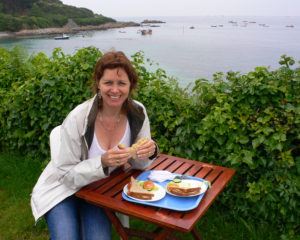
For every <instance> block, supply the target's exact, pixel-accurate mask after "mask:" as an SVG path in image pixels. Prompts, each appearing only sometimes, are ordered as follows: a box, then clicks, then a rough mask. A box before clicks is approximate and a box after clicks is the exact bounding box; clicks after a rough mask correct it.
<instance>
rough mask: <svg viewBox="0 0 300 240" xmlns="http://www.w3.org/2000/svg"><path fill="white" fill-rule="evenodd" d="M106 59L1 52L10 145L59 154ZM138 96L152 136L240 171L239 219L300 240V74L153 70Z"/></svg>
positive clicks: (4, 137)
mask: <svg viewBox="0 0 300 240" xmlns="http://www.w3.org/2000/svg"><path fill="white" fill-rule="evenodd" d="M101 55H102V53H101V52H99V51H98V50H97V49H95V48H93V47H89V48H83V49H81V50H79V51H78V52H77V53H76V54H74V55H65V54H64V53H63V52H62V51H61V50H60V49H56V50H55V51H54V52H53V54H52V56H51V57H47V56H46V55H44V54H43V53H39V54H36V55H33V56H30V57H28V56H27V55H26V54H25V53H24V52H23V51H22V50H21V49H18V48H15V49H13V50H10V51H9V50H5V49H0V104H1V106H2V107H1V109H0V143H1V145H0V147H1V148H2V150H7V149H11V150H18V151H21V152H23V153H24V154H32V155H35V156H36V157H40V158H41V159H43V160H44V159H48V158H49V145H48V136H49V133H50V131H51V129H52V128H53V127H54V126H56V125H58V124H60V123H61V122H62V120H63V119H64V118H65V116H66V115H67V113H68V112H69V111H70V110H71V109H72V108H73V107H74V106H75V105H77V104H78V103H80V102H82V101H84V100H85V99H87V98H89V97H90V96H92V93H91V91H90V85H91V74H92V71H93V66H94V64H95V62H96V60H97V59H98V58H99V57H100V56H101ZM132 61H133V64H134V65H135V67H136V69H137V71H138V73H139V76H140V83H139V89H138V91H137V92H136V93H135V98H137V99H138V100H140V101H142V102H143V103H144V104H145V105H146V107H147V109H148V113H149V117H150V121H151V127H152V134H153V137H154V138H155V139H156V140H157V142H158V144H159V146H160V148H161V150H162V151H163V152H167V153H170V154H174V155H178V156H182V157H186V158H190V159H195V160H199V161H204V162H212V163H214V164H219V165H222V166H227V167H232V168H235V169H236V170H237V174H236V176H235V177H234V179H233V181H232V182H231V184H230V186H229V187H227V188H226V191H225V192H224V193H223V194H222V195H221V197H220V198H219V204H220V206H224V208H227V209H230V211H231V212H232V214H233V216H235V217H240V218H244V219H250V220H252V221H268V222H269V223H270V224H273V225H275V226H277V227H278V229H280V231H281V232H282V236H281V238H282V239H288V238H290V239H293V238H294V239H296V238H297V237H299V227H300V225H299V222H300V217H299V215H300V214H299V209H300V206H299V195H300V192H299V190H300V188H299V186H300V179H299V173H300V95H299V92H300V70H299V68H294V67H293V65H294V60H293V59H292V58H290V57H286V56H283V57H282V58H281V60H280V64H281V67H280V68H278V69H277V70H273V71H271V70H270V69H268V68H265V67H257V68H255V69H254V70H253V71H251V72H249V73H247V74H239V73H235V72H229V73H227V74H222V73H216V74H215V75H214V80H213V81H208V80H205V79H198V80H196V81H195V83H194V85H193V86H192V87H191V88H188V89H182V88H181V87H179V85H178V83H177V81H176V79H173V78H171V77H168V76H167V74H166V72H165V71H164V70H162V69H157V70H156V71H154V72H150V71H148V70H147V69H146V68H145V61H144V56H143V54H142V53H141V52H138V53H136V54H135V55H134V56H132Z"/></svg>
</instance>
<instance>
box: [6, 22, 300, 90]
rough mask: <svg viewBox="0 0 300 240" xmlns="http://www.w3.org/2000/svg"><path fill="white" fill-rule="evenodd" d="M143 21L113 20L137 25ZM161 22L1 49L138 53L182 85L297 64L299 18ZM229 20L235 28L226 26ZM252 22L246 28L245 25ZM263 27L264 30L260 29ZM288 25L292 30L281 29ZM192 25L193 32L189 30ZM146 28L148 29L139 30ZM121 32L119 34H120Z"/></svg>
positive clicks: (8, 43)
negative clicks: (282, 62)
mask: <svg viewBox="0 0 300 240" xmlns="http://www.w3.org/2000/svg"><path fill="white" fill-rule="evenodd" d="M143 19H144V18H126V19H125V18H122V19H118V20H133V21H136V22H140V21H142V20H143ZM148 19H159V20H163V21H166V22H167V23H166V24H161V25H160V27H156V28H152V31H153V34H152V35H146V36H142V35H141V34H139V33H138V30H140V29H141V27H133V28H126V29H111V30H106V31H92V32H85V33H81V34H76V35H71V38H70V39H69V40H54V39H53V37H47V38H31V39H29V38H27V39H16V40H0V46H1V47H6V48H11V47H12V46H15V45H17V44H19V45H23V46H24V47H25V48H26V49H28V51H29V52H30V53H34V52H39V51H43V52H45V53H46V54H48V55H50V54H51V52H52V51H53V49H54V48H56V47H61V48H62V49H63V50H64V51H65V52H66V53H74V52H75V51H76V50H77V49H79V48H82V47H87V46H95V47H97V48H99V49H100V50H102V51H107V50H109V49H112V48H114V49H116V50H122V51H124V52H125V53H126V54H129V55H131V54H133V53H135V52H137V51H139V50H142V51H144V52H145V56H146V58H150V59H151V60H152V61H154V62H156V63H158V64H159V66H160V67H162V68H163V69H165V70H167V73H168V74H169V75H172V76H175V77H176V78H177V79H178V80H179V82H180V84H181V85H183V86H184V85H187V84H188V83H191V82H193V81H194V80H196V79H197V78H207V79H211V78H212V75H213V73H215V72H219V71H221V72H227V71H230V70H233V71H241V72H247V71H250V70H252V69H253V68H254V67H256V66H270V67H271V68H272V69H273V68H276V67H278V66H279V65H278V60H279V58H280V56H281V55H282V54H287V55H289V56H292V57H294V58H295V60H300V17H155V18H148ZM229 21H233V22H236V23H230V22H229ZM250 22H251V23H250ZM262 24H264V26H262ZM287 25H293V26H294V27H286V26H287ZM191 26H193V27H194V29H190V27H191ZM144 28H147V29H148V28H149V27H144ZM120 31H121V32H120Z"/></svg>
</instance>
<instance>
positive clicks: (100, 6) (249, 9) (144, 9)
mask: <svg viewBox="0 0 300 240" xmlns="http://www.w3.org/2000/svg"><path fill="white" fill-rule="evenodd" d="M62 2H63V3H64V4H68V5H72V6H76V7H85V8H88V9H91V10H92V11H93V12H94V13H98V14H103V15H104V16H108V17H115V18H116V17H135V16H142V17H144V16H203V15H205V16H207V15H231V16H238V15H242V16H299V15H300V0H151V1H147V0H106V1H101V0H62Z"/></svg>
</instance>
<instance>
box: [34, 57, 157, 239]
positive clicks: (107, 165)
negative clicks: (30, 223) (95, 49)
mask: <svg viewBox="0 0 300 240" xmlns="http://www.w3.org/2000/svg"><path fill="white" fill-rule="evenodd" d="M93 76H94V87H95V89H94V90H95V92H96V93H97V94H95V96H94V97H93V98H92V99H89V100H87V101H85V102H84V103H82V104H80V105H79V106H77V107H76V108H75V109H73V110H72V111H71V112H70V114H69V115H68V116H67V118H66V119H65V120H64V122H63V123H62V125H61V126H60V127H59V128H56V129H60V130H58V131H59V133H58V135H60V138H59V139H60V143H57V142H56V143H55V144H56V146H55V147H56V148H55V149H57V151H54V146H53V145H52V144H51V141H50V145H51V161H50V163H49V164H48V166H47V167H46V169H45V170H44V172H43V173H42V175H41V176H40V178H39V180H38V182H37V184H36V185H35V187H34V189H33V192H32V199H31V204H32V205H31V206H32V210H33V214H34V217H35V219H36V220H37V219H38V218H40V217H41V216H43V215H44V216H45V219H46V221H47V224H48V228H49V232H50V237H51V239H65V238H64V237H65V234H66V233H69V234H70V235H71V236H72V237H71V238H70V239H79V236H80V235H79V234H80V233H83V234H85V236H84V238H88V239H102V240H106V239H110V236H111V224H110V221H109V220H108V218H107V217H106V215H105V214H104V212H103V210H102V209H101V208H99V207H96V206H94V205H91V204H89V203H87V202H85V201H82V200H80V199H78V198H77V197H76V196H75V195H74V193H76V192H77V191H78V190H79V189H80V188H81V187H83V186H85V185H87V184H89V183H91V182H94V181H96V180H99V179H102V178H105V177H107V176H108V175H109V174H110V172H111V171H113V170H114V169H115V168H117V167H120V166H123V165H124V164H130V165H132V166H133V167H134V168H139V169H144V168H146V167H147V166H149V165H150V163H151V162H152V160H154V159H155V158H156V156H157V152H158V150H157V146H156V144H155V142H154V141H153V140H152V139H151V134H150V124H149V119H148V115H147V112H146V109H145V107H144V105H143V104H142V103H140V102H138V101H135V100H132V99H131V98H130V95H131V91H132V90H133V89H134V88H135V86H136V84H137V74H136V73H135V69H134V68H133V66H132V64H131V62H130V61H129V60H128V58H127V57H126V56H125V54H124V53H123V52H108V53H106V54H104V55H103V56H102V57H101V58H100V59H99V60H98V62H97V64H96V66H95V70H94V75H93ZM139 139H143V143H142V144H139V145H138V147H137V148H135V149H134V150H135V153H134V154H132V148H131V147H130V146H131V145H132V144H134V143H135V142H138V141H139ZM52 142H53V141H52ZM118 145H122V147H121V148H120V147H118ZM54 152H56V153H54ZM133 155H134V156H136V157H135V158H132V156H133ZM53 186H55V188H53ZM79 219H81V220H82V221H81V222H80V224H79ZM123 219H125V220H126V218H123ZM127 222H128V219H127ZM123 223H124V224H127V223H126V221H123ZM99 236H101V238H99Z"/></svg>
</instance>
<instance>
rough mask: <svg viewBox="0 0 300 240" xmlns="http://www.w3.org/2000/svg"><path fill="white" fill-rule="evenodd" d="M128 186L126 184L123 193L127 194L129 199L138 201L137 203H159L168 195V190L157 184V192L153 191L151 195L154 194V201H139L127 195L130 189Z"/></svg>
mask: <svg viewBox="0 0 300 240" xmlns="http://www.w3.org/2000/svg"><path fill="white" fill-rule="evenodd" d="M127 185H128V184H126V185H125V186H124V188H123V192H124V193H125V194H126V196H127V197H130V198H132V199H134V200H137V201H141V202H154V201H158V200H160V199H162V198H163V197H164V196H165V195H166V190H165V189H164V188H163V187H162V186H160V185H159V184H156V183H154V185H155V187H156V188H157V189H156V190H153V191H150V192H151V193H153V194H154V197H153V198H152V199H149V200H144V199H139V198H135V197H131V196H129V195H128V194H127V192H128V188H127Z"/></svg>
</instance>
